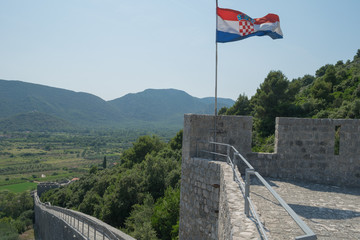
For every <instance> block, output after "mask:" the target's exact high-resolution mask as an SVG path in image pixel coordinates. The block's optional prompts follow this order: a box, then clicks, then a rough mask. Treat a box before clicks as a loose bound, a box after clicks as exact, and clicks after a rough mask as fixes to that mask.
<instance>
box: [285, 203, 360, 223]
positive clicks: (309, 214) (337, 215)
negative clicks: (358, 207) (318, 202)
mask: <svg viewBox="0 0 360 240" xmlns="http://www.w3.org/2000/svg"><path fill="white" fill-rule="evenodd" d="M289 206H290V207H291V208H292V209H293V210H294V211H295V212H296V213H297V214H298V215H299V216H302V217H304V218H307V219H327V220H329V219H333V220H344V219H351V218H357V217H360V212H356V211H351V210H340V209H334V208H324V207H312V206H305V205H300V204H289Z"/></svg>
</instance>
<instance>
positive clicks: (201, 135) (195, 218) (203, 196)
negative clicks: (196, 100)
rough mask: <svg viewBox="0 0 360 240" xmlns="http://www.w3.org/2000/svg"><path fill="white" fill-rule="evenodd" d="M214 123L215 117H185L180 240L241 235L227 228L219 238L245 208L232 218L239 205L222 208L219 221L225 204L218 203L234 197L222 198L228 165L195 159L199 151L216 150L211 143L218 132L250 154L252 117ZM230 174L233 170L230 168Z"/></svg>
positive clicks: (224, 119) (217, 138)
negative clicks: (235, 207) (225, 171)
mask: <svg viewBox="0 0 360 240" xmlns="http://www.w3.org/2000/svg"><path fill="white" fill-rule="evenodd" d="M214 120H215V118H214V116H208V115H185V119H184V121H185V122H184V134H183V149H182V150H183V155H182V157H183V158H182V170H181V171H182V172H181V194H180V195H181V196H180V226H179V229H180V230H179V237H180V239H219V238H220V239H232V238H228V237H229V236H230V235H231V236H232V235H233V234H235V233H236V234H240V232H236V231H235V232H234V231H233V230H234V229H235V228H234V229H233V228H232V227H230V228H229V226H227V228H226V229H228V230H229V231H227V233H226V234H225V235H224V234H223V233H222V232H220V235H219V229H221V231H222V230H223V229H224V228H225V226H224V225H223V224H228V223H229V221H232V219H233V217H234V216H235V215H237V216H241V211H243V208H239V209H238V211H237V212H234V215H232V214H230V212H232V210H234V209H233V208H230V207H232V206H236V204H235V205H233V204H230V205H226V207H224V206H223V207H222V208H221V212H222V214H220V219H221V220H220V221H219V208H220V207H221V205H222V204H219V201H222V202H223V203H225V202H228V200H229V198H231V196H233V195H226V194H222V196H220V191H222V192H224V193H225V192H227V191H226V190H225V189H223V187H225V186H229V185H228V184H224V177H221V176H224V174H223V175H221V172H222V171H224V170H222V168H224V166H227V165H226V163H222V162H219V161H211V160H209V159H201V158H196V156H197V155H199V154H200V153H199V151H200V150H204V149H205V150H208V151H212V150H213V149H212V146H210V145H209V144H208V142H209V141H214V139H215V129H216V140H217V141H222V142H227V143H231V144H232V145H234V146H236V147H237V148H238V149H241V150H243V151H250V147H251V118H250V117H232V118H229V117H226V116H224V117H223V116H221V117H218V118H217V119H216V120H217V121H216V127H215V121H214ZM239 126H240V127H239ZM201 155H202V154H201ZM227 171H232V170H231V169H230V170H229V169H227ZM230 174H231V173H230ZM234 184H235V183H234ZM235 188H236V187H235ZM220 189H221V190H220ZM235 201H237V200H236V199H232V200H231V202H235ZM229 202H230V200H229ZM230 209H231V210H230ZM225 219H226V220H225ZM219 223H220V225H219ZM229 234H230V235H229Z"/></svg>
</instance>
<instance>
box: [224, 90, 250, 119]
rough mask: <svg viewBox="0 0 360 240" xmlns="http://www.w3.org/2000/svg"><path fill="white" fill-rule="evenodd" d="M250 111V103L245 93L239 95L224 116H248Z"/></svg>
mask: <svg viewBox="0 0 360 240" xmlns="http://www.w3.org/2000/svg"><path fill="white" fill-rule="evenodd" d="M251 111H252V109H251V105H250V101H249V99H248V97H247V96H246V95H245V93H243V94H240V95H239V97H238V99H237V100H236V102H235V103H234V105H233V106H232V107H230V108H228V109H227V110H226V112H225V114H226V115H250V113H251Z"/></svg>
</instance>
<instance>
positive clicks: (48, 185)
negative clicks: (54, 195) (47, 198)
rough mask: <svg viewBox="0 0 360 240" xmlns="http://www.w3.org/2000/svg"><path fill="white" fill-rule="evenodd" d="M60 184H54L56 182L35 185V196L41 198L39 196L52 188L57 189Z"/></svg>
mask: <svg viewBox="0 0 360 240" xmlns="http://www.w3.org/2000/svg"><path fill="white" fill-rule="evenodd" d="M59 187H60V184H59V183H56V182H41V183H39V184H38V185H37V188H36V189H37V194H38V196H39V197H41V195H42V194H43V193H44V192H46V191H49V190H50V189H53V188H59Z"/></svg>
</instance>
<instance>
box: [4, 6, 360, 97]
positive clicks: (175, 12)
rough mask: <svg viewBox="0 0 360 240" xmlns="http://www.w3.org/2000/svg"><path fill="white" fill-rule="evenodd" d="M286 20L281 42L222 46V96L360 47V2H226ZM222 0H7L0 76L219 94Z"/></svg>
mask: <svg viewBox="0 0 360 240" xmlns="http://www.w3.org/2000/svg"><path fill="white" fill-rule="evenodd" d="M219 6H220V7H223V8H232V9H235V10H238V11H242V12H244V13H246V14H248V15H249V16H250V17H252V18H258V17H263V16H265V15H266V14H267V13H276V14H278V15H279V16H280V23H281V28H282V31H283V33H284V39H281V40H272V39H271V38H269V37H252V38H248V39H245V40H242V41H238V42H233V43H223V44H219V70H218V71H219V75H218V96H219V97H226V98H232V99H234V100H235V99H236V98H237V97H238V95H239V94H240V93H245V94H246V95H248V96H249V97H250V96H252V95H254V94H255V92H256V89H257V88H258V87H259V85H260V83H262V82H263V81H264V78H265V77H266V76H267V74H268V73H269V71H270V70H281V71H282V72H283V73H284V74H285V75H286V76H287V77H288V78H289V80H292V79H293V78H297V77H301V76H303V75H304V74H312V75H314V74H315V71H316V70H317V69H318V68H319V67H321V66H323V65H325V64H328V63H330V64H335V63H336V62H337V61H338V60H344V61H346V60H348V59H352V58H353V56H354V55H355V54H356V52H357V49H360V14H359V12H360V1H359V0H344V1H335V0H301V1H300V0H297V1H295V0H272V1H269V0H257V1H250V0H248V1H240V0H219ZM215 21H216V18H215V0H196V1H190V0H163V1H160V0H152V1H149V0H132V1H124V0H57V1H56V0H31V1H30V0H0V79H6V80H21V81H25V82H31V83H38V84H43V85H48V86H52V87H59V88H64V89H68V90H73V91H81V92H88V93H92V94H94V95H97V96H99V97H101V98H103V99H104V100H112V99H115V98H117V97H121V96H123V95H125V94H127V93H135V92H140V91H143V90H144V89H147V88H156V89H162V88H176V89H180V90H184V91H186V92H188V93H189V94H191V95H193V96H196V97H207V96H214V72H215V71H214V67H215Z"/></svg>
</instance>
